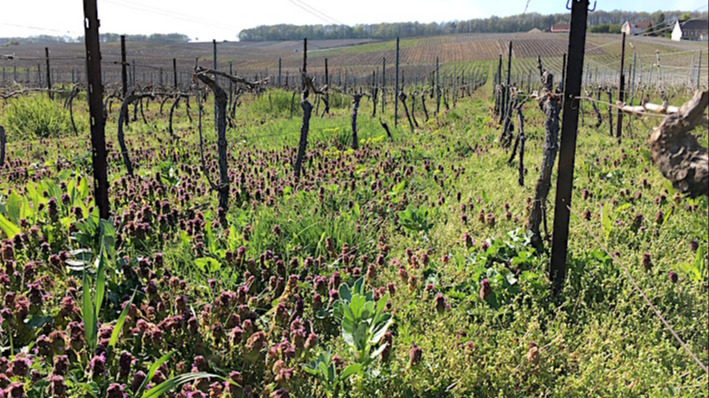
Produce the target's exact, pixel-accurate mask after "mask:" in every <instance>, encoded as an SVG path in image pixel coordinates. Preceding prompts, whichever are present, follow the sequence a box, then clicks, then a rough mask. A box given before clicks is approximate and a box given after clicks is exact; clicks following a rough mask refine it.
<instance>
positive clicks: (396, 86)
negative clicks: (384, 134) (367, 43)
mask: <svg viewBox="0 0 709 398" xmlns="http://www.w3.org/2000/svg"><path fill="white" fill-rule="evenodd" d="M395 77H396V82H395V83H394V127H396V123H397V122H398V120H399V101H397V100H396V97H397V96H398V95H399V37H398V36H397V37H396V72H395Z"/></svg>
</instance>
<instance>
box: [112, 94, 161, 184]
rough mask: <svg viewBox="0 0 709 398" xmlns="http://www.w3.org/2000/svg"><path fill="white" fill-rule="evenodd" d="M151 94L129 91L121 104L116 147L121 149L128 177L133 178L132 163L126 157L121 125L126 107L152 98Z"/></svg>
mask: <svg viewBox="0 0 709 398" xmlns="http://www.w3.org/2000/svg"><path fill="white" fill-rule="evenodd" d="M152 96H153V94H152V93H136V90H135V88H133V89H131V91H129V92H128V93H127V94H126V98H125V99H123V104H121V110H120V112H119V114H118V145H120V147H121V156H122V157H123V163H124V164H125V165H126V170H127V171H128V175H129V176H131V177H133V163H131V161H130V156H129V155H128V148H127V147H126V141H125V137H124V135H123V124H124V122H125V119H126V118H127V115H128V106H129V105H130V104H131V103H133V102H135V101H139V100H141V99H142V98H145V97H152Z"/></svg>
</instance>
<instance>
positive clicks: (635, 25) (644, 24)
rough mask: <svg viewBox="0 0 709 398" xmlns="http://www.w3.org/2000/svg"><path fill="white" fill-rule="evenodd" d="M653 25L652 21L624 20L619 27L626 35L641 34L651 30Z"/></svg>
mask: <svg viewBox="0 0 709 398" xmlns="http://www.w3.org/2000/svg"><path fill="white" fill-rule="evenodd" d="M654 26H655V25H654V24H653V23H652V21H641V22H630V21H626V22H625V23H624V24H623V26H622V27H621V28H620V31H621V32H624V33H625V34H626V35H628V36H636V35H642V34H644V33H645V32H647V31H648V30H651V29H652V28H653V27H654Z"/></svg>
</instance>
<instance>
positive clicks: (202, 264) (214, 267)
mask: <svg viewBox="0 0 709 398" xmlns="http://www.w3.org/2000/svg"><path fill="white" fill-rule="evenodd" d="M194 263H195V265H196V266H197V268H199V269H200V270H201V271H202V272H207V273H213V272H216V271H218V270H219V269H220V268H221V267H222V263H220V262H219V261H218V260H216V259H214V258H212V257H200V258H197V259H195V260H194Z"/></svg>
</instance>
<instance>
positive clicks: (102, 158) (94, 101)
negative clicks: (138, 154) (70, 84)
mask: <svg viewBox="0 0 709 398" xmlns="http://www.w3.org/2000/svg"><path fill="white" fill-rule="evenodd" d="M98 27H99V21H98V10H97V8H96V0H84V37H85V39H84V44H85V47H86V72H87V77H88V90H87V94H88V95H87V97H88V101H89V114H90V117H89V120H90V123H91V161H92V164H93V177H94V202H95V203H96V206H97V207H98V209H99V217H101V218H102V219H105V220H107V219H108V217H109V213H110V210H109V203H108V172H107V167H106V160H107V159H106V158H107V153H106V132H105V127H106V119H105V118H104V114H103V85H102V84H101V49H100V46H99V43H100V41H99V35H98Z"/></svg>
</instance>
